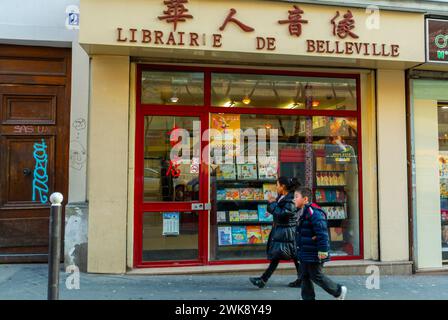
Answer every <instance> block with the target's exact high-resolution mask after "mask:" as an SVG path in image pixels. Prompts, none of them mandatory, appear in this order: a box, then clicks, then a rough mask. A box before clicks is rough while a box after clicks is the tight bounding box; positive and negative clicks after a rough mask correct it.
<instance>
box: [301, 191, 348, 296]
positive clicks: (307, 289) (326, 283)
mask: <svg viewBox="0 0 448 320" xmlns="http://www.w3.org/2000/svg"><path fill="white" fill-rule="evenodd" d="M311 199H312V191H311V190H310V189H309V188H305V187H298V188H297V189H296V191H295V193H294V204H295V205H296V207H297V208H298V209H299V212H300V217H299V218H298V225H297V234H296V236H297V240H296V242H297V247H298V258H299V261H300V265H301V268H302V299H303V300H315V298H316V295H315V292H314V286H313V282H314V283H315V284H317V285H318V286H320V287H321V288H322V289H324V290H325V291H326V292H328V293H329V294H331V295H332V296H333V297H335V298H337V299H339V300H344V299H345V296H346V294H347V287H345V286H342V285H340V284H338V283H335V282H334V281H333V280H331V279H330V278H329V277H327V276H326V275H325V274H324V273H323V271H322V266H323V264H324V262H326V261H329V260H330V256H329V253H328V251H329V249H330V243H329V238H328V228H327V219H326V215H325V212H324V211H322V209H321V208H320V207H319V206H318V205H317V204H315V203H312V202H311Z"/></svg>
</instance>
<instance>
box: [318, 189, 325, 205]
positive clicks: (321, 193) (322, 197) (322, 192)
mask: <svg viewBox="0 0 448 320" xmlns="http://www.w3.org/2000/svg"><path fill="white" fill-rule="evenodd" d="M325 201H326V200H325V190H322V189H317V190H316V202H325Z"/></svg>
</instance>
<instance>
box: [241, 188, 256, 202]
mask: <svg viewBox="0 0 448 320" xmlns="http://www.w3.org/2000/svg"><path fill="white" fill-rule="evenodd" d="M240 200H254V189H253V188H243V189H240Z"/></svg>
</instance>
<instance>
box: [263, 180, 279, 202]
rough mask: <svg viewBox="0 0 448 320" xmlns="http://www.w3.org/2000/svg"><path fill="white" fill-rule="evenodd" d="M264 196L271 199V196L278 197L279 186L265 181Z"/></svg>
mask: <svg viewBox="0 0 448 320" xmlns="http://www.w3.org/2000/svg"><path fill="white" fill-rule="evenodd" d="M263 197H264V200H269V198H270V197H274V198H277V186H276V185H275V184H272V183H263Z"/></svg>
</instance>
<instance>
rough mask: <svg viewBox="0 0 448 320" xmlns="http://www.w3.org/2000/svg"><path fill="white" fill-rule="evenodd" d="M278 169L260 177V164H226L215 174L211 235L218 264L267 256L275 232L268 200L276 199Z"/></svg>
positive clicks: (212, 190) (263, 171) (217, 168)
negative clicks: (268, 242)
mask: <svg viewBox="0 0 448 320" xmlns="http://www.w3.org/2000/svg"><path fill="white" fill-rule="evenodd" d="M273 165H274V166H275V169H276V167H277V164H276V163H275V164H273ZM275 169H274V170H269V169H266V167H264V169H263V168H262V169H261V170H262V172H261V175H260V164H259V163H257V164H247V165H240V164H233V165H229V164H225V165H221V166H216V168H215V170H214V171H212V173H211V177H210V178H211V181H210V183H211V188H210V192H211V193H210V198H211V203H212V210H211V214H210V219H211V221H210V223H211V225H212V227H211V229H210V232H211V237H212V238H211V240H212V241H213V245H212V247H211V250H212V254H213V255H214V256H215V259H216V260H226V259H235V258H239V257H241V258H246V257H262V256H264V254H265V253H264V251H265V250H266V244H267V241H268V238H269V234H270V231H271V229H272V216H271V215H270V214H269V213H268V212H267V206H268V198H269V196H270V195H272V196H276V195H277V190H276V180H277V177H276V170H275ZM268 171H269V172H268ZM272 173H275V175H272ZM268 174H271V175H272V177H271V178H267V176H266V175H268Z"/></svg>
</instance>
